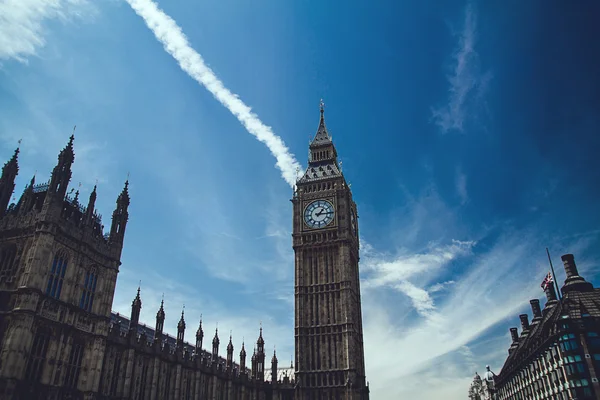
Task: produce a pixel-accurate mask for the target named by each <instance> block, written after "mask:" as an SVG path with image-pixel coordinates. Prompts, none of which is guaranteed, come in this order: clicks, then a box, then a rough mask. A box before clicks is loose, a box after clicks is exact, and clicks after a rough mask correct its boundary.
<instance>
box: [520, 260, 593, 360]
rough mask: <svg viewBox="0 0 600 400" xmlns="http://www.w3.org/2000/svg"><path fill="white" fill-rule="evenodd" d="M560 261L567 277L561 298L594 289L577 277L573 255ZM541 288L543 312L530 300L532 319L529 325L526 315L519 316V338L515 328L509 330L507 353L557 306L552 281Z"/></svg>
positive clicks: (536, 303) (535, 301)
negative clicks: (575, 292) (543, 298)
mask: <svg viewBox="0 0 600 400" xmlns="http://www.w3.org/2000/svg"><path fill="white" fill-rule="evenodd" d="M561 260H562V262H563V266H564V269H565V274H566V276H567V278H566V279H565V283H564V285H563V287H562V288H561V292H562V294H563V296H564V295H565V294H566V293H569V292H571V291H580V292H588V291H591V290H593V289H594V287H593V286H592V284H591V283H589V282H587V281H586V280H585V279H584V278H582V277H581V276H580V275H579V272H578V271H577V265H576V264H575V257H574V256H573V254H565V255H563V256H561ZM543 287H544V292H545V294H546V304H545V306H544V310H543V311H542V309H541V308H540V301H539V300H538V299H532V300H530V301H529V303H530V304H531V312H532V314H533V319H532V320H531V324H530V323H529V318H528V315H527V314H521V315H519V319H520V320H521V336H519V331H518V329H517V328H516V327H513V328H510V336H511V339H512V344H511V345H510V348H509V349H508V352H509V353H511V352H512V351H513V350H514V349H516V348H517V347H518V346H519V341H521V340H523V339H525V338H526V337H527V336H528V335H529V332H530V331H531V328H532V327H534V326H535V325H537V324H538V323H539V322H540V321H542V319H543V318H544V315H546V314H547V313H548V312H549V311H550V310H551V309H552V308H553V307H555V306H556V305H557V304H558V299H557V297H556V290H555V288H554V280H551V281H549V282H545V284H544V286H543Z"/></svg>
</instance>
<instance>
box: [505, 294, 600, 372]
mask: <svg viewBox="0 0 600 400" xmlns="http://www.w3.org/2000/svg"><path fill="white" fill-rule="evenodd" d="M586 318H593V319H596V318H599V319H600V289H593V290H591V291H585V292H582V291H569V292H567V293H565V294H564V296H563V298H562V299H561V300H560V301H559V302H558V303H557V304H556V305H555V306H553V307H552V308H550V309H548V310H547V309H545V310H544V313H543V316H542V319H541V321H539V322H537V323H534V324H532V325H531V326H530V327H529V333H528V334H527V336H524V335H523V334H521V337H520V338H519V342H518V345H517V347H515V348H514V350H513V351H511V352H510V354H509V356H508V358H507V359H506V361H505V363H504V366H503V367H502V370H501V372H500V375H499V378H500V380H503V379H504V378H507V377H508V375H510V374H511V373H512V372H514V371H518V369H519V368H521V367H522V366H523V365H524V364H526V363H525V362H526V361H528V359H529V358H531V357H532V356H536V355H537V353H538V351H539V350H543V348H544V347H545V346H547V345H548V344H550V343H551V342H553V341H554V340H556V337H557V335H558V333H559V322H560V321H561V320H582V319H586Z"/></svg>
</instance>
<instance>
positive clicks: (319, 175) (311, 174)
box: [298, 162, 342, 183]
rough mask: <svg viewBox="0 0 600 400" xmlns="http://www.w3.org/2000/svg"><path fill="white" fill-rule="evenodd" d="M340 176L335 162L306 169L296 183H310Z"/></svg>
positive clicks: (340, 173)
mask: <svg viewBox="0 0 600 400" xmlns="http://www.w3.org/2000/svg"><path fill="white" fill-rule="evenodd" d="M339 176H342V172H341V171H340V169H339V167H338V166H337V164H336V163H335V162H330V163H327V164H324V165H319V166H315V167H308V168H307V169H306V172H305V173H304V176H303V177H302V178H300V180H299V181H298V182H300V183H304V182H312V181H317V180H322V179H328V178H334V177H339Z"/></svg>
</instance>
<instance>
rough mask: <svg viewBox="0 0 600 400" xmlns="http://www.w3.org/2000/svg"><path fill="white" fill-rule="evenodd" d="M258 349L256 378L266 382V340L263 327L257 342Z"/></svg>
mask: <svg viewBox="0 0 600 400" xmlns="http://www.w3.org/2000/svg"><path fill="white" fill-rule="evenodd" d="M256 349H257V352H256V378H257V379H258V380H259V381H261V382H262V381H264V380H265V340H264V339H263V336H262V326H261V327H260V334H259V335H258V340H257V341H256Z"/></svg>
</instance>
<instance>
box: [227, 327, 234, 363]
mask: <svg viewBox="0 0 600 400" xmlns="http://www.w3.org/2000/svg"><path fill="white" fill-rule="evenodd" d="M232 366H233V342H232V341H231V334H230V335H229V344H227V369H230V368H231V367H232Z"/></svg>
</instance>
